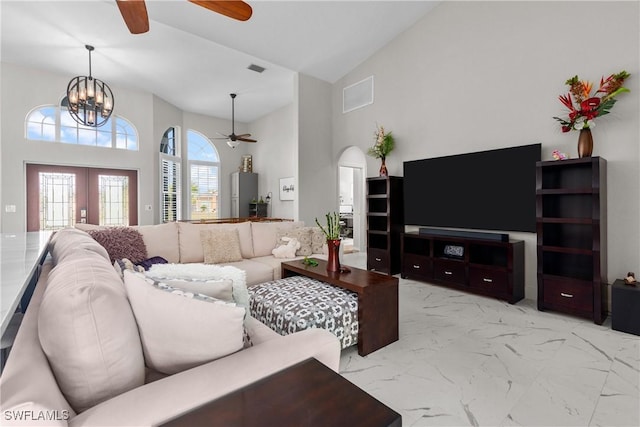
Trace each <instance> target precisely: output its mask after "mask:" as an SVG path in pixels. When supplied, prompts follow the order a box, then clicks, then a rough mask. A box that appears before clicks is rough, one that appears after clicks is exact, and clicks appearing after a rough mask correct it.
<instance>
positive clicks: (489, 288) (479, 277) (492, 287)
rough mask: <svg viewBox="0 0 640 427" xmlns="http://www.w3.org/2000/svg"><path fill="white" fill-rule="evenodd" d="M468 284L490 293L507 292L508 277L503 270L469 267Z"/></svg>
mask: <svg viewBox="0 0 640 427" xmlns="http://www.w3.org/2000/svg"><path fill="white" fill-rule="evenodd" d="M469 286H470V287H472V288H475V289H480V290H482V291H485V292H490V293H501V294H506V293H508V292H509V279H508V275H507V272H506V271H505V270H492V269H488V268H478V267H469Z"/></svg>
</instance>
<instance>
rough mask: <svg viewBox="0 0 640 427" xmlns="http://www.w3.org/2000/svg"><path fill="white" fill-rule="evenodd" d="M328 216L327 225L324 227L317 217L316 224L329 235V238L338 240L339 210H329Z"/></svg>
mask: <svg viewBox="0 0 640 427" xmlns="http://www.w3.org/2000/svg"><path fill="white" fill-rule="evenodd" d="M325 217H326V218H327V226H326V227H323V226H322V225H320V222H318V218H316V224H318V227H320V230H322V232H323V233H324V235H325V236H326V237H327V240H338V239H340V216H339V215H338V213H337V212H333V213H331V212H329V213H327V214H326V215H325Z"/></svg>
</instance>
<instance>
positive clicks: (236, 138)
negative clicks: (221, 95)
mask: <svg viewBox="0 0 640 427" xmlns="http://www.w3.org/2000/svg"><path fill="white" fill-rule="evenodd" d="M229 96H231V134H230V135H225V134H223V133H221V132H216V133H217V134H218V135H220V137H216V138H211V139H226V140H227V145H228V146H229V147H231V148H236V147H237V146H238V144H240V141H242V142H258V141H256V140H255V139H250V138H248V137H249V136H251V134H250V133H243V134H242V135H236V120H235V104H236V96H237V95H236V94H235V93H231V94H229Z"/></svg>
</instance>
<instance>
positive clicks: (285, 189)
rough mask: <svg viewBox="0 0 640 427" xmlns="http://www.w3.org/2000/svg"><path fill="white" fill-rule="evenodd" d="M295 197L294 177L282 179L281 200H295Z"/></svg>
mask: <svg viewBox="0 0 640 427" xmlns="http://www.w3.org/2000/svg"><path fill="white" fill-rule="evenodd" d="M294 195H295V187H294V186H293V177H292V176H291V177H288V178H280V200H293V196H294Z"/></svg>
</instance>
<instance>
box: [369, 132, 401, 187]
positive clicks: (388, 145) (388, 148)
mask: <svg viewBox="0 0 640 427" xmlns="http://www.w3.org/2000/svg"><path fill="white" fill-rule="evenodd" d="M374 135H375V137H376V143H375V144H374V145H373V147H370V148H369V150H368V151H367V154H368V155H370V156H371V157H375V158H376V159H380V160H381V161H382V164H381V165H380V176H389V172H388V171H387V165H386V164H385V160H386V158H387V156H388V155H389V153H391V152H392V151H393V148H394V147H395V140H394V138H393V135H392V134H391V132H387V131H385V129H384V126H378V127H377V128H376V131H375V133H374Z"/></svg>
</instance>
